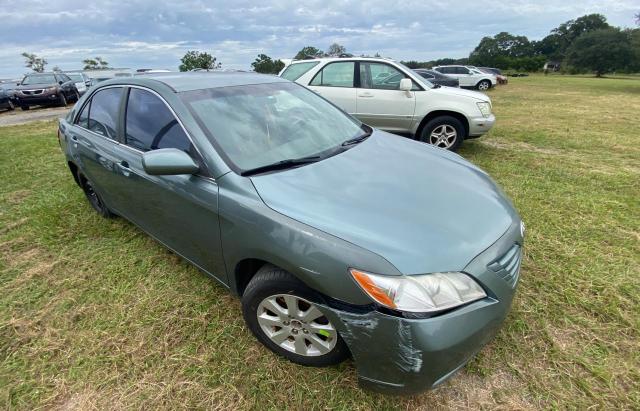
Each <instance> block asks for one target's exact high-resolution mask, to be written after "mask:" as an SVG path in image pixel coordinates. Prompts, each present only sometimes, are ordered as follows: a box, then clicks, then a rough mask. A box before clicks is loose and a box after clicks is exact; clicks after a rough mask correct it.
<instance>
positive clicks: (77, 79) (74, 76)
mask: <svg viewBox="0 0 640 411" xmlns="http://www.w3.org/2000/svg"><path fill="white" fill-rule="evenodd" d="M65 74H66V75H67V76H69V78H70V79H71V80H73V82H74V84H75V85H76V89H78V93H80V95H83V94H84V93H86V92H87V89H88V88H89V87H91V79H90V78H89V76H87V75H86V74H84V73H65Z"/></svg>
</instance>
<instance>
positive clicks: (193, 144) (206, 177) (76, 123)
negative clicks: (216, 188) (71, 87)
mask: <svg viewBox="0 0 640 411" xmlns="http://www.w3.org/2000/svg"><path fill="white" fill-rule="evenodd" d="M127 87H128V88H137V89H140V90H144V91H148V92H150V93H152V94H154V95H155V96H156V97H158V98H159V99H160V101H162V102H163V103H164V105H165V106H166V107H167V108H168V109H169V111H170V112H171V114H172V115H173V117H174V118H175V119H176V121H177V122H178V124H180V127H181V128H182V131H183V132H184V134H185V135H186V136H187V138H188V139H189V142H190V143H191V145H192V146H193V148H194V149H195V150H196V152H197V153H198V155H199V156H200V158H201V159H203V160H204V156H203V155H202V152H200V149H198V146H196V145H195V143H194V142H193V139H192V138H191V135H190V134H189V132H188V131H187V129H186V128H185V127H184V124H182V120H180V118H179V117H178V115H177V114H176V112H175V111H174V110H173V108H171V106H170V105H169V103H167V101H166V100H165V99H164V98H163V97H162V96H161V95H160V94H158V93H157V92H156V91H154V90H151V89H150V88H148V87H144V86H138V85H133V84H130V85H127V84H124V85H123V84H112V85H108V86H104V87H100V88H99V89H96V90H94V91H93V92H92V93H91V95H90V96H88V97H87V100H86V101H85V102H84V104H83V105H82V107H80V110H78V113H77V114H76V116H75V118H74V119H73V125H74V126H76V127H78V128H81V129H83V130H85V131H88V132H89V133H91V134H93V135H96V136H98V137H100V138H103V139H105V140H106V141H109V142H112V143H114V144H116V145H118V146H120V147H125V148H127V149H129V150H131V151H133V152H135V153H138V154H140V155H142V154H144V151H141V150H138V149H137V148H133V147H131V146H128V145H127V144H126V143H121V142H119V141H117V140H112V139H110V138H108V137H106V136H103V135H102V134H98V133H96V132H95V131H91V130H89V129H87V128H84V127H82V126H80V125H79V124H78V117H79V116H80V114H81V113H82V110H84V108H85V107H86V105H87V104H89V102H90V101H91V100H92V99H93V96H95V95H96V93H98V92H99V91H101V90H106V89H108V88H127ZM128 101H129V96H128V95H127V104H128ZM89 114H91V113H89ZM126 119H127V118H126V107H125V118H124V121H125V136H124V137H125V141H126V138H127V136H126ZM208 171H209V170H208V169H207V172H208ZM192 175H194V176H197V177H201V178H204V179H207V180H210V181H213V182H215V181H216V180H215V178H213V177H209V176H202V175H198V174H192Z"/></svg>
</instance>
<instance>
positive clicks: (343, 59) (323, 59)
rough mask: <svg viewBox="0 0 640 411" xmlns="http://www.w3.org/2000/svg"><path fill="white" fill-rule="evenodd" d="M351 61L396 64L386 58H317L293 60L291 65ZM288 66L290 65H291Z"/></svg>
mask: <svg viewBox="0 0 640 411" xmlns="http://www.w3.org/2000/svg"><path fill="white" fill-rule="evenodd" d="M353 60H358V61H381V62H387V63H389V62H393V63H396V61H395V60H394V59H391V58H387V57H318V58H315V59H301V60H293V61H292V62H291V64H299V63H308V62H311V61H320V62H323V61H326V62H330V61H353ZM291 64H290V65H291Z"/></svg>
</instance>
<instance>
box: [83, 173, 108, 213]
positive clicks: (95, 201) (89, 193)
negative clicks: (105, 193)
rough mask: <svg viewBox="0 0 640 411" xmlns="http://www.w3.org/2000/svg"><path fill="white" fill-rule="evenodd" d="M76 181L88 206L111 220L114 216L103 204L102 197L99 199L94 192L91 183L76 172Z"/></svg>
mask: <svg viewBox="0 0 640 411" xmlns="http://www.w3.org/2000/svg"><path fill="white" fill-rule="evenodd" d="M78 181H79V182H80V187H81V188H82V191H83V192H84V195H85V196H86V197H87V200H88V201H89V204H91V207H93V209H94V210H96V212H97V213H98V214H100V215H101V216H102V217H104V218H113V217H114V214H113V213H112V212H111V210H109V208H108V207H107V205H106V204H105V203H104V201H103V200H102V197H100V195H99V194H98V193H97V192H96V191H95V189H94V187H93V183H91V182H90V181H89V180H88V179H87V177H85V175H84V174H82V173H81V172H78Z"/></svg>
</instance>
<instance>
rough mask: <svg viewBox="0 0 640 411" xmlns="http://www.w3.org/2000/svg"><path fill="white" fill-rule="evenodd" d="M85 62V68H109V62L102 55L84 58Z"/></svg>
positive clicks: (83, 61)
mask: <svg viewBox="0 0 640 411" xmlns="http://www.w3.org/2000/svg"><path fill="white" fill-rule="evenodd" d="M82 63H84V70H107V69H109V62H108V61H106V60H104V59H103V58H102V57H99V56H98V57H95V58H92V59H85V60H82Z"/></svg>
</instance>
